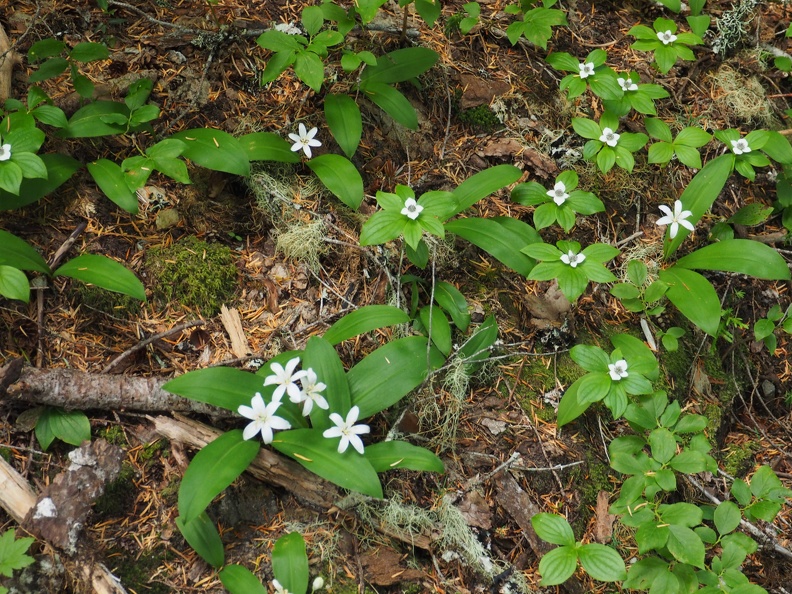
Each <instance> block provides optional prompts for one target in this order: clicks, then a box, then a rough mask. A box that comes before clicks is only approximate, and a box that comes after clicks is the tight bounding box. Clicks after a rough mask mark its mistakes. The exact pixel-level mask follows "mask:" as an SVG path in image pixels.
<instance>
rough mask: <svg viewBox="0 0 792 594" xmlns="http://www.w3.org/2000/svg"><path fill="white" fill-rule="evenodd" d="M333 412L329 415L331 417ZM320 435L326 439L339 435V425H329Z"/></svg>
mask: <svg viewBox="0 0 792 594" xmlns="http://www.w3.org/2000/svg"><path fill="white" fill-rule="evenodd" d="M334 414H335V413H333V414H331V415H330V418H331V419H332V417H333V415H334ZM322 437H326V438H327V439H333V438H334V437H341V427H330V428H329V429H325V430H324V432H323V433H322Z"/></svg>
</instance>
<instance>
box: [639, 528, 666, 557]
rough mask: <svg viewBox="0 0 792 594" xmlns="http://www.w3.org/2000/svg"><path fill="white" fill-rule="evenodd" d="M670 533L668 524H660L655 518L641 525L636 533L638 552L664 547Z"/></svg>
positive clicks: (642, 552)
mask: <svg viewBox="0 0 792 594" xmlns="http://www.w3.org/2000/svg"><path fill="white" fill-rule="evenodd" d="M668 534H669V531H668V526H658V525H657V522H656V521H654V520H652V521H651V522H647V523H645V524H643V525H641V526H640V527H639V528H638V530H637V531H636V533H635V542H636V544H637V545H638V552H639V553H641V554H644V553H647V552H648V551H652V550H656V549H662V548H663V547H665V545H666V543H667V542H668Z"/></svg>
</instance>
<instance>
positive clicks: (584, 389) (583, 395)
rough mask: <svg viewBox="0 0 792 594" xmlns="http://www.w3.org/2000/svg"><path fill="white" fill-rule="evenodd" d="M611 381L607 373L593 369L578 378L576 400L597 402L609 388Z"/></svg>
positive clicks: (606, 393)
mask: <svg viewBox="0 0 792 594" xmlns="http://www.w3.org/2000/svg"><path fill="white" fill-rule="evenodd" d="M612 384H613V381H612V380H611V378H610V376H609V375H608V374H607V373H604V372H601V371H595V372H592V373H588V374H586V375H584V376H583V377H582V378H580V384H579V385H578V400H579V401H580V403H581V404H591V403H593V402H599V401H600V400H602V399H603V398H605V396H607V395H608V392H610V390H611V386H612Z"/></svg>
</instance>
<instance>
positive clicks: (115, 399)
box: [0, 362, 232, 417]
mask: <svg viewBox="0 0 792 594" xmlns="http://www.w3.org/2000/svg"><path fill="white" fill-rule="evenodd" d="M167 381H168V380H167V379H163V378H156V377H135V376H129V375H115V374H109V373H87V372H84V371H76V370H74V369H60V368H59V369H38V368H36V367H21V366H19V364H16V363H15V362H11V363H9V364H8V365H6V366H5V367H3V368H2V369H0V396H2V395H3V393H2V389H1V387H2V386H7V387H6V389H5V392H6V397H7V398H8V399H9V400H15V401H18V402H26V403H33V404H46V405H48V406H60V407H61V408H65V409H69V410H74V409H78V410H88V409H101V410H113V411H122V410H127V411H140V412H173V411H177V412H196V413H201V414H207V415H212V416H216V417H217V416H231V415H232V413H231V412H230V411H227V410H225V409H222V408H218V407H216V406H211V405H209V404H204V403H202V402H196V401H194V400H190V399H188V398H182V397H181V396H176V395H175V394H171V393H170V392H166V391H165V390H163V389H162V386H163V384H165V383H166V382H167Z"/></svg>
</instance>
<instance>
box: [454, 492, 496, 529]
mask: <svg viewBox="0 0 792 594" xmlns="http://www.w3.org/2000/svg"><path fill="white" fill-rule="evenodd" d="M458 507H459V511H460V512H461V513H462V515H463V516H464V517H465V521H466V522H467V524H468V526H476V527H478V528H482V529H484V530H491V529H492V512H491V511H490V508H489V504H488V503H487V500H486V499H485V498H484V497H483V496H482V495H481V494H480V493H479V492H477V491H470V492H468V493H467V494H466V495H465V496H464V497H463V498H462V501H461V502H460V503H459V506H458Z"/></svg>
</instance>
